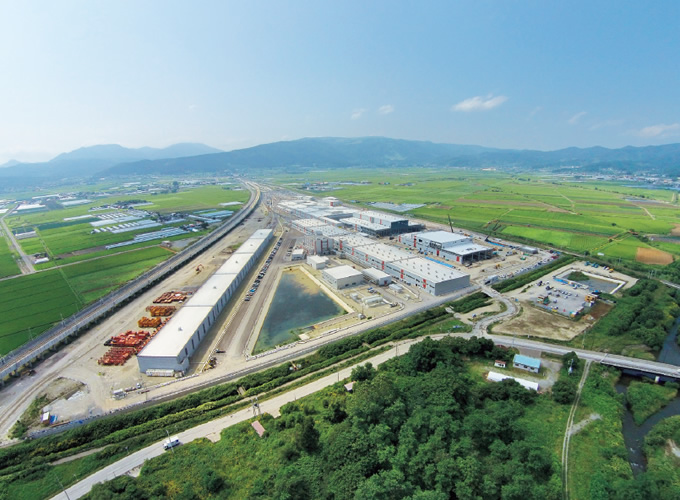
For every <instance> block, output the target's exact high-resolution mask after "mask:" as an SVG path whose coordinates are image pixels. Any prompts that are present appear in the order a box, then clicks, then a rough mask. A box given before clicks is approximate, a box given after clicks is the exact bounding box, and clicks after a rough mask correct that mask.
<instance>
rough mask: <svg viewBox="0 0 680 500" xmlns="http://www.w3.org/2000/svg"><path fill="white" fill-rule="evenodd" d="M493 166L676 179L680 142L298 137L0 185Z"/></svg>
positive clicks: (157, 153)
mask: <svg viewBox="0 0 680 500" xmlns="http://www.w3.org/2000/svg"><path fill="white" fill-rule="evenodd" d="M402 166H414V167H415V166H430V167H432V166H434V167H442V168H443V167H469V168H482V167H495V168H499V169H518V170H522V169H532V170H534V169H554V171H561V169H564V168H569V171H570V172H579V171H582V172H588V173H590V172H594V171H598V170H600V171H603V170H608V171H610V170H615V171H619V172H630V173H634V172H649V173H663V174H669V175H674V176H678V175H680V144H667V145H663V146H647V147H642V148H636V147H630V146H628V147H625V148H620V149H607V148H603V147H592V148H566V149H560V150H557V151H533V150H514V149H493V148H486V147H482V146H465V145H457V144H438V143H433V142H426V141H408V140H400V139H388V138H384V137H360V138H337V137H321V138H305V139H298V140H294V141H285V142H274V143H271V144H262V145H260V146H255V147H252V148H247V149H238V150H234V151H229V152H221V151H219V150H216V149H214V148H211V147H208V146H205V145H203V144H176V145H174V146H170V147H168V148H164V149H154V148H139V149H128V148H124V147H122V146H118V145H115V144H111V145H100V146H91V147H87V148H81V149H77V150H75V151H71V152H70V153H64V154H61V155H59V156H57V157H56V158H54V159H52V160H50V161H49V162H45V163H22V164H17V165H14V166H9V167H7V168H2V169H0V187H2V186H8V187H25V186H34V185H38V184H41V183H43V182H47V181H54V180H59V179H63V178H74V177H89V178H90V179H92V178H96V177H106V176H130V175H147V174H165V175H185V174H192V173H249V172H256V171H264V170H288V171H291V170H298V171H304V170H310V169H319V168H324V169H330V168H344V167H402Z"/></svg>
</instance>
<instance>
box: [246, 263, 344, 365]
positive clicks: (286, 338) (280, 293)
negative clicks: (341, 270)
mask: <svg viewBox="0 0 680 500" xmlns="http://www.w3.org/2000/svg"><path fill="white" fill-rule="evenodd" d="M344 312H345V311H344V310H343V309H342V308H341V307H340V306H338V305H337V304H336V303H335V302H334V301H333V299H331V298H330V297H329V296H328V295H326V294H325V293H324V292H323V291H322V290H321V289H320V288H319V286H318V285H317V284H316V283H314V282H313V281H312V280H311V279H310V278H309V277H307V276H305V275H304V274H302V273H301V272H300V271H286V272H284V273H283V274H282V275H281V280H280V281H279V284H278V286H277V288H276V292H275V293H274V298H273V299H272V303H271V305H270V306H269V311H268V312H267V316H266V317H265V320H264V323H263V325H262V330H260V335H259V336H258V338H257V343H256V344H255V349H254V351H253V352H256V353H257V352H263V351H267V350H269V349H271V348H273V347H276V346H277V345H282V344H287V343H290V342H293V341H295V340H298V338H299V334H300V333H303V331H304V330H305V329H306V328H308V327H310V326H312V325H314V324H316V323H321V322H322V321H326V320H328V319H330V318H334V317H336V316H339V315H340V314H343V313H344Z"/></svg>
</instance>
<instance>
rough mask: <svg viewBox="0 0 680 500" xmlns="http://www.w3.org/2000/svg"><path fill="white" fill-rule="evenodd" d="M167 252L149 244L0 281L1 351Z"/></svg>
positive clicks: (72, 311) (108, 290) (127, 277)
mask: <svg viewBox="0 0 680 500" xmlns="http://www.w3.org/2000/svg"><path fill="white" fill-rule="evenodd" d="M171 255H172V253H171V252H170V251H168V250H166V249H164V248H160V247H152V248H146V249H142V250H137V251H133V252H129V253H124V254H120V255H114V256H110V257H104V258H101V259H96V260H91V261H89V262H83V263H80V264H74V265H72V266H65V267H63V268H61V269H54V270H49V271H44V272H40V273H35V274H30V275H26V276H19V277H17V278H14V279H11V280H6V281H0V296H2V297H3V301H2V302H1V303H0V317H1V318H2V319H3V321H2V323H0V355H4V354H7V353H8V352H9V351H11V350H12V349H15V348H17V347H19V346H20V345H22V344H23V343H24V342H26V341H28V340H29V339H30V338H31V337H32V336H35V335H37V334H39V333H42V332H44V331H45V330H47V329H48V328H50V327H51V326H52V325H53V324H54V323H56V322H58V321H60V320H61V319H62V318H68V317H69V316H70V315H71V314H73V313H75V312H76V311H78V310H79V309H81V308H82V307H83V306H84V305H86V304H87V303H89V302H92V301H94V300H97V299H98V298H100V297H102V296H103V295H105V294H107V293H108V292H110V291H112V290H114V289H115V288H117V287H119V286H120V285H122V284H123V283H125V282H127V281H129V280H131V279H133V278H135V277H136V276H138V275H139V274H141V273H142V272H144V271H146V270H148V269H150V268H152V267H153V266H155V265H156V264H158V263H160V262H162V261H164V260H165V259H167V258H168V257H170V256H171Z"/></svg>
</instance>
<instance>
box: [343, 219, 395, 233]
mask: <svg viewBox="0 0 680 500" xmlns="http://www.w3.org/2000/svg"><path fill="white" fill-rule="evenodd" d="M340 222H342V223H343V224H351V225H352V226H354V225H357V226H361V227H365V228H367V229H373V230H374V231H380V230H384V229H389V228H390V227H389V226H385V225H384V224H378V223H377V222H371V221H368V220H365V219H359V218H357V217H347V218H346V219H340Z"/></svg>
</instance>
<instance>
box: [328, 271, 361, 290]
mask: <svg viewBox="0 0 680 500" xmlns="http://www.w3.org/2000/svg"><path fill="white" fill-rule="evenodd" d="M321 277H322V278H323V279H324V281H326V282H327V283H328V284H329V285H331V286H332V287H333V288H335V289H336V290H342V289H343V288H349V287H351V286H357V285H361V284H362V283H363V282H364V275H363V274H361V271H357V270H356V269H354V268H353V267H352V266H337V267H330V268H328V269H324V270H323V272H322V273H321Z"/></svg>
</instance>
